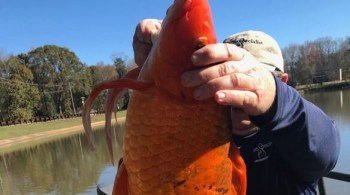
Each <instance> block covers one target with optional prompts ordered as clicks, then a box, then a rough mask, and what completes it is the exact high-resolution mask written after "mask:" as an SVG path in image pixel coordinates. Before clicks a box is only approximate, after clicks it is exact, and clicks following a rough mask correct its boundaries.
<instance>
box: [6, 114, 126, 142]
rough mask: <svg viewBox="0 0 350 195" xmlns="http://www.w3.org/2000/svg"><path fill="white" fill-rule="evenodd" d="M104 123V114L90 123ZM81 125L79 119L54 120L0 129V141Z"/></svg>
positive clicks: (93, 117) (118, 115) (94, 117)
mask: <svg viewBox="0 0 350 195" xmlns="http://www.w3.org/2000/svg"><path fill="white" fill-rule="evenodd" d="M125 114H126V111H120V112H118V113H117V117H124V116H125ZM99 121H104V114H99V115H94V116H92V117H91V122H92V123H94V122H99ZM81 124H82V119H81V118H80V117H77V118H71V119H63V120H54V121H49V122H40V123H29V124H22V125H12V126H3V127H0V141H1V140H2V139H8V138H14V137H19V136H23V135H28V134H33V133H40V132H45V131H51V130H57V129H61V128H68V127H73V126H77V125H81Z"/></svg>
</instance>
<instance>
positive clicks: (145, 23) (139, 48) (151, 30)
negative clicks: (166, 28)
mask: <svg viewBox="0 0 350 195" xmlns="http://www.w3.org/2000/svg"><path fill="white" fill-rule="evenodd" d="M161 22H162V21H161V20H156V19H145V20H142V21H141V22H140V23H139V24H138V25H137V27H136V29H135V34H134V36H133V43H132V46H133V50H134V60H135V63H136V64H137V65H138V66H142V65H143V63H144V62H145V60H146V58H147V56H148V54H149V52H150V50H151V48H152V45H153V42H154V40H155V37H157V34H158V32H159V31H160V29H161Z"/></svg>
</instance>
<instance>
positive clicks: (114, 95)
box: [105, 68, 140, 165]
mask: <svg viewBox="0 0 350 195" xmlns="http://www.w3.org/2000/svg"><path fill="white" fill-rule="evenodd" d="M139 73H140V69H139V68H135V69H133V70H130V71H129V72H127V74H126V75H125V76H124V77H122V78H123V79H132V80H136V79H137V77H138V75H139ZM125 92H126V90H125V88H122V87H118V88H112V89H111V90H108V94H107V101H106V104H105V135H106V141H107V146H108V152H109V157H110V159H111V162H112V164H113V165H114V155H113V149H112V136H111V126H112V125H111V118H112V112H113V109H114V107H115V102H116V100H117V99H119V97H121V96H122V95H123V94H124V93H125ZM114 118H115V120H116V122H117V114H116V112H115V117H114Z"/></svg>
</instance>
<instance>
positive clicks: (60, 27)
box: [0, 0, 350, 65]
mask: <svg viewBox="0 0 350 195" xmlns="http://www.w3.org/2000/svg"><path fill="white" fill-rule="evenodd" d="M172 2H173V0H0V57H6V56H8V55H17V54H20V53H27V52H29V51H30V50H32V49H35V48H37V47H41V46H43V45H47V44H53V45H57V46H60V47H65V48H68V49H69V50H70V51H72V52H74V53H75V54H76V55H77V57H78V58H79V59H80V61H81V62H82V63H85V64H87V65H94V64H97V63H100V62H103V63H104V64H111V63H112V59H113V57H115V56H118V57H123V58H125V59H129V60H132V57H133V51H132V46H131V43H132V36H133V34H134V30H135V26H136V24H137V23H138V22H139V21H141V20H142V19H145V18H158V19H162V18H164V16H165V12H166V10H167V8H168V7H169V5H170V4H171V3H172ZM209 2H210V4H211V8H212V15H213V20H214V25H215V29H216V35H217V37H218V40H219V41H222V40H223V39H225V37H227V36H229V35H231V34H234V33H237V32H240V31H245V30H260V31H264V32H266V33H268V34H270V35H271V36H273V37H274V38H275V39H276V40H277V42H278V43H279V44H280V46H281V48H284V47H287V46H288V45H290V44H303V43H304V42H306V41H313V40H316V39H318V38H323V37H331V38H333V39H338V38H339V39H342V38H346V37H350V11H349V8H350V1H349V0H269V1H267V0H251V1H249V3H248V2H247V1H245V0H241V1H237V0H209Z"/></svg>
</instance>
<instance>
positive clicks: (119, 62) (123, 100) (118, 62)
mask: <svg viewBox="0 0 350 195" xmlns="http://www.w3.org/2000/svg"><path fill="white" fill-rule="evenodd" d="M125 61H126V59H122V58H121V57H116V58H115V59H114V63H113V64H114V66H115V69H116V70H117V73H118V77H117V78H118V79H120V78H122V77H123V76H124V75H125V74H126V72H127V66H126V63H125ZM129 98H130V95H129V91H126V92H125V93H124V94H123V95H122V96H120V97H119V99H118V101H117V106H118V107H119V109H127V108H128V104H129Z"/></svg>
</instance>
